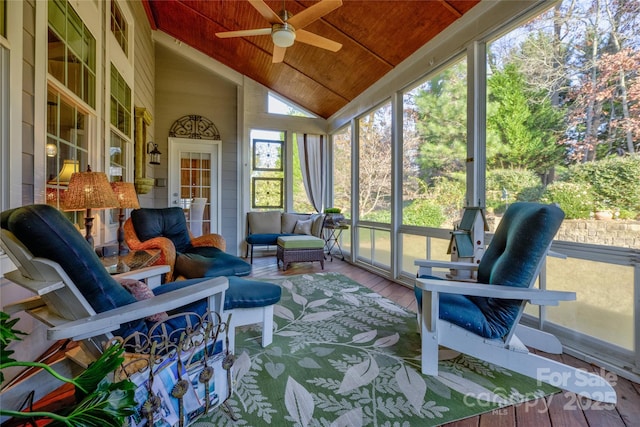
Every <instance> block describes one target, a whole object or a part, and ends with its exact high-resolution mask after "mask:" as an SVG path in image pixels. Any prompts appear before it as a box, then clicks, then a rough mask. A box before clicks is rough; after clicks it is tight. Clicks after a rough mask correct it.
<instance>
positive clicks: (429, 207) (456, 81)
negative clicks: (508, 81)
mask: <svg viewBox="0 0 640 427" xmlns="http://www.w3.org/2000/svg"><path fill="white" fill-rule="evenodd" d="M402 103H403V111H404V116H403V124H402V125H403V127H402V137H403V159H402V202H403V203H402V224H403V225H416V226H425V227H436V228H438V227H443V228H451V227H452V226H453V223H454V221H456V220H457V219H459V215H460V209H461V208H462V206H463V204H464V198H465V197H464V196H465V185H466V162H465V159H466V157H467V61H466V59H463V60H461V61H458V62H456V63H455V64H452V65H450V66H449V67H447V68H446V69H445V70H443V71H441V72H439V73H438V74H437V75H435V76H432V77H430V78H429V79H427V80H426V81H424V82H423V83H422V84H420V85H419V86H418V87H416V88H414V89H412V90H410V91H408V92H406V93H405V94H404V95H403V98H402Z"/></svg>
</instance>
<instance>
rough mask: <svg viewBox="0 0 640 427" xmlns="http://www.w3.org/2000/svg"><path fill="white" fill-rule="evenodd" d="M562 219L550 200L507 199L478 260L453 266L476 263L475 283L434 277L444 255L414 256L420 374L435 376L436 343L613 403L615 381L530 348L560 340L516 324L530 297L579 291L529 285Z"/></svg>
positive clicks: (552, 298) (553, 301) (540, 299)
mask: <svg viewBox="0 0 640 427" xmlns="http://www.w3.org/2000/svg"><path fill="white" fill-rule="evenodd" d="M563 218H564V213H563V212H562V211H561V210H560V209H559V208H557V207H555V206H552V205H541V204H536V203H515V204H513V205H511V206H510V207H509V209H508V210H507V212H506V213H505V215H504V217H503V219H502V221H501V223H500V225H499V227H498V229H497V230H496V233H495V235H494V237H493V239H492V241H491V243H490V244H489V246H488V248H487V250H486V252H485V253H484V256H483V258H482V261H481V262H480V264H479V265H475V264H471V263H467V264H466V265H460V264H456V266H455V267H453V268H457V269H460V268H474V269H477V271H478V282H479V283H469V282H456V281H449V280H441V279H439V278H437V277H434V276H431V268H436V267H440V268H451V265H450V263H447V262H442V261H435V262H431V261H427V260H418V261H416V262H415V263H416V265H418V266H419V271H418V278H417V279H416V284H415V292H416V298H417V299H418V308H419V313H418V316H419V324H420V333H421V339H422V356H421V357H422V373H423V374H425V375H438V351H439V347H446V348H448V349H451V350H455V351H457V352H460V353H464V354H467V355H471V356H473V357H476V358H478V359H481V360H485V361H487V362H490V363H492V364H495V365H498V366H502V367H505V368H507V369H510V370H512V371H515V372H518V373H520V374H523V375H525V376H528V377H531V378H534V379H536V380H539V381H541V382H545V383H548V384H551V385H554V386H557V387H559V388H562V389H565V390H569V391H572V392H575V393H577V394H578V395H580V396H584V397H587V398H590V399H592V400H597V401H602V402H606V403H614V404H615V403H616V401H617V397H616V393H615V391H614V389H613V387H612V386H611V385H610V384H609V383H608V382H607V381H606V380H605V379H604V378H602V377H600V376H599V375H596V374H593V373H590V372H587V371H584V370H581V369H578V368H574V367H572V366H568V365H565V364H563V363H560V362H557V361H555V360H552V359H549V358H547V357H544V356H540V355H537V354H534V353H531V352H530V351H529V349H528V348H527V346H526V345H525V343H526V344H527V345H530V346H532V347H534V348H537V349H540V350H543V351H545V352H548V353H562V344H561V343H560V341H559V340H558V339H557V338H556V337H555V336H553V335H551V334H549V333H546V332H543V331H539V330H536V329H533V328H528V327H526V326H523V325H519V321H520V318H521V316H522V314H523V311H524V308H525V305H526V304H527V303H531V304H536V305H558V303H559V302H560V301H570V300H575V298H576V295H575V293H574V292H561V291H548V290H541V289H536V288H533V285H534V284H535V281H536V278H537V276H538V273H539V272H540V268H541V266H542V265H543V262H544V260H545V257H546V255H547V253H548V250H549V247H550V245H551V241H552V239H553V236H554V235H555V234H556V232H557V230H558V228H559V227H560V224H561V222H562V219H563ZM492 308H495V310H492ZM505 311H508V312H509V315H508V316H505V314H504V313H505ZM519 336H520V337H521V338H519ZM523 341H524V342H523Z"/></svg>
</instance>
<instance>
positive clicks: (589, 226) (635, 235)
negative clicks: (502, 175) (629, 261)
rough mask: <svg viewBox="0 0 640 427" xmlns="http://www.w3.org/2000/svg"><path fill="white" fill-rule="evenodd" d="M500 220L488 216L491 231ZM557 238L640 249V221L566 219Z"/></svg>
mask: <svg viewBox="0 0 640 427" xmlns="http://www.w3.org/2000/svg"><path fill="white" fill-rule="evenodd" d="M498 222H500V218H499V217H494V216H489V217H487V223H488V225H489V229H490V230H491V232H494V231H495V229H496V227H497V225H498ZM557 238H558V240H563V241H566V242H577V243H589V244H594V245H608V246H618V247H623V248H634V249H640V221H632V220H610V221H599V220H595V219H565V220H564V221H563V222H562V225H561V226H560V230H559V231H558V235H557Z"/></svg>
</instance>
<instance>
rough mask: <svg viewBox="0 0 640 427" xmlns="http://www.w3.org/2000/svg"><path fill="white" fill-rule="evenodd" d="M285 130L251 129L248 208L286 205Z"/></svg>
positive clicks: (272, 207)
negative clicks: (249, 205) (249, 200)
mask: <svg viewBox="0 0 640 427" xmlns="http://www.w3.org/2000/svg"><path fill="white" fill-rule="evenodd" d="M285 158H286V157H285V133H284V132H279V131H263V130H252V131H251V190H250V191H251V208H252V209H284V207H285V185H284V177H285V168H284V164H285Z"/></svg>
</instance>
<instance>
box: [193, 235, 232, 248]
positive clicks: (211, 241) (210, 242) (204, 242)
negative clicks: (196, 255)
mask: <svg viewBox="0 0 640 427" xmlns="http://www.w3.org/2000/svg"><path fill="white" fill-rule="evenodd" d="M191 244H192V245H193V246H213V247H215V248H218V249H220V250H221V251H225V250H227V241H226V240H225V239H224V237H222V236H221V235H220V234H215V233H212V234H205V235H204V236H199V237H194V238H192V239H191Z"/></svg>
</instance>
